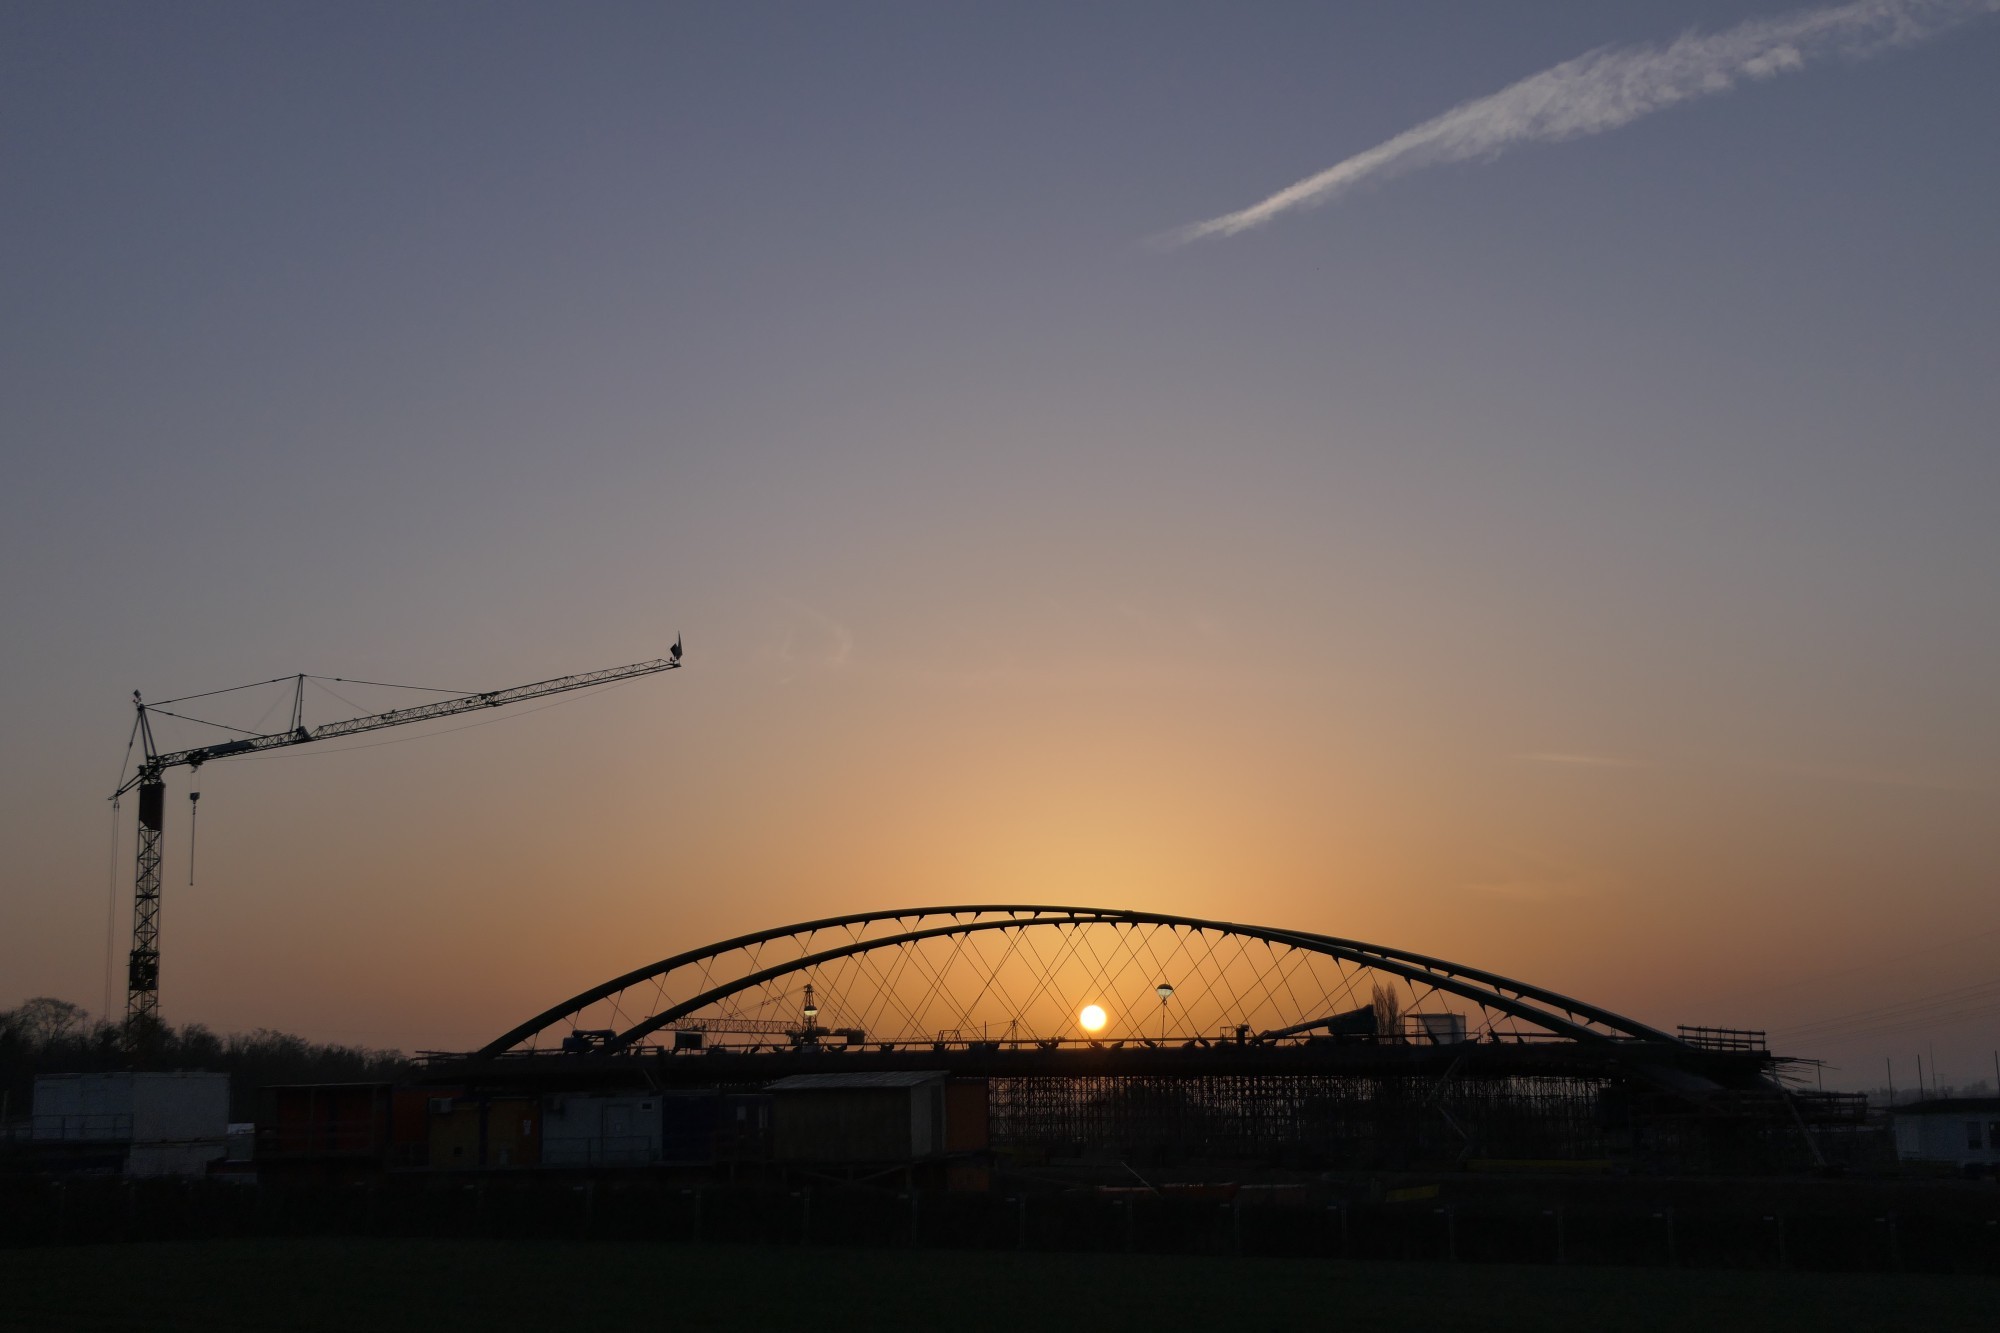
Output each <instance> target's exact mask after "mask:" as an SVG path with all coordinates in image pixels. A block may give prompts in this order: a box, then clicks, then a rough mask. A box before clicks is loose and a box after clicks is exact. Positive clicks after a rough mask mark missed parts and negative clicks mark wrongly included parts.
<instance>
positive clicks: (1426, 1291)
mask: <svg viewBox="0 0 2000 1333" xmlns="http://www.w3.org/2000/svg"><path fill="white" fill-rule="evenodd" d="M0 1302H4V1306H0V1328H5V1329H9V1330H13V1329H23V1330H28V1329H33V1330H43V1329H47V1330H70V1329H135V1330H136V1329H145V1330H155V1331H157V1330H165V1329H202V1330H249V1329H257V1330H290V1329H298V1330H320V1329H324V1330H329V1333H333V1331H338V1333H351V1331H352V1330H356V1329H367V1330H371V1331H372V1330H380V1331H382V1333H392V1331H393V1330H402V1329H409V1330H422V1331H423V1333H439V1331H440V1330H445V1329H453V1330H457V1329H476V1328H492V1329H509V1328H543V1329H591V1328H627V1327H630V1328H646V1329H652V1330H678V1329H812V1330H821V1329H846V1328H855V1329H862V1328H867V1329H882V1328H945V1329H952V1330H960V1329H1024V1330H1040V1329H1171V1328H1278V1329H1292V1328H1296V1329H1316V1328H1336V1329H1341V1330H1365V1329H1385V1330H1386V1329H1397V1330H1404V1329H1418V1330H1424V1331H1425V1333H1434V1331H1436V1330H1453V1329H1465V1330H1475V1329H1476V1330H1481V1331H1482V1333H1493V1331H1495V1330H1510V1329H1520V1330H1544V1329H1591V1330H1626V1329H1641V1330H1643V1329H1662V1330H1668V1329H1670V1330H1674V1333H1688V1330H1697V1331H1698V1333H1719V1331H1720V1330H1727V1329H1738V1328H1741V1329H1756V1330H1759V1333H1775V1331H1777V1330H1787V1329H1802V1330H1803V1329H1811V1330H1816V1331H1817V1333H1825V1331H1826V1330H1830V1329H1899V1328H1922V1329H1925V1330H1950V1329H1975V1328H1976V1329H1991V1328H1994V1327H1996V1318H2000V1316H1996V1310H2000V1281H1994V1280H1992V1279H1982V1278H1962V1277H1932V1276H1906V1275H1896V1274H1856V1275H1835V1274H1802V1273H1771V1272H1761V1273H1732V1272H1715V1271H1697V1270H1661V1269H1612V1268H1594V1269H1592V1268H1557V1267H1538V1268H1526V1267H1500V1266H1479V1265H1442V1264H1376V1263H1342V1262H1335V1261H1328V1260H1299V1259H1228V1258H1165V1257H1158V1256H1151V1255H1056V1254H1007V1253H979V1252H963V1251H944V1252H937V1251H931V1252H924V1251H899V1250H832V1249H796V1248H783V1249H778V1248H773V1249H751V1248H721V1247H714V1248H689V1247H686V1246H672V1247H667V1246H659V1245H636V1244H635V1245H619V1244H604V1243H596V1244H578V1243H566V1242H544V1241H477V1240H416V1241H402V1240H320V1239H310V1240H226V1241H202V1242H195V1243H187V1244H154V1245H104V1246H90V1247H71V1248H52V1249H38V1250H15V1251H10V1252H0Z"/></svg>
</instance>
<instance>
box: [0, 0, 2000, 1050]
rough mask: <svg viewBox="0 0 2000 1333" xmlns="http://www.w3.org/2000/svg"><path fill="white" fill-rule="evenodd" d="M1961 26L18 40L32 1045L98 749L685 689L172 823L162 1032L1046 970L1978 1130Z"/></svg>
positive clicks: (89, 861) (1999, 409) (1984, 88)
mask: <svg viewBox="0 0 2000 1333" xmlns="http://www.w3.org/2000/svg"><path fill="white" fill-rule="evenodd" d="M1991 8H1992V7H1991V6H1990V5H1986V4H1983V3H1979V2H1977V0H1968V2H1967V3H1942V2H1939V3H1919V2H1918V0H1909V2H1908V3H1903V4H1892V3H1890V2H1889V0H1864V3H1863V4H1861V5H1858V6H1846V7H1842V8H1841V9H1840V11H1839V12H1838V13H1834V11H1833V9H1832V7H1828V6H1818V7H1815V6H1812V5H1803V6H1801V5H1798V4H1761V3H1760V4H1708V3H1686V4H1659V5H1651V6H1643V7H1641V6H1610V5H1599V4H1594V3H1586V2H1585V0H1576V2H1574V3H1557V2H1553V0H1552V2H1550V3H1542V4H1537V5H1534V6H1530V7H1516V6H1488V5H1472V4H1444V3H1428V2H1425V0H1412V2H1411V3H1404V4H1398V5H1394V6H1355V7H1335V6H1319V5H1308V4H1268V5H1262V6H1241V5H1226V4H1199V5H1189V4H1166V3H1152V2H1148V3H1131V4H1118V3H1103V4H1096V5H1090V6H1074V5H1054V4H1050V5H1037V4H1025V3H1024V4H1007V5H999V4H914V3H913V4H883V3H874V4H852V5H837V6H780V5H740V6H721V5H678V6H663V5H621V4H608V3H607V4H596V5H590V6H564V7H561V8H552V7H548V6H536V5H525V4H520V5H510V4H500V5H457V4H444V3H440V4H433V5H425V6H409V5H401V4H382V5H368V4H359V3H357V4H341V5H284V6H268V5H249V4H234V5H201V4H187V5H177V6H171V7H162V6H148V5H138V4H91V3H76V2H74V0H65V2H64V3H37V2H32V0H31V2H28V3H17V4H13V5H9V6H7V7H6V8H5V9H4V11H0V192H4V200H5V206H4V208H0V309H4V310H5V312H6V318H5V319H4V320H0V435H4V454H5V459H6V470H7V476H8V484H7V485H6V486H5V487H4V488H0V613H4V617H5V623H6V625H7V634H6V636H5V640H4V649H0V687H4V697H5V699H6V701H7V706H6V708H5V709H4V712H0V752H3V753H4V754H6V755H7V756H8V758H9V759H10V760H11V762H9V763H7V764H6V765H5V766H4V767H0V847H4V848H5V851H6V857H5V863H4V865H0V886H4V887H3V888H0V1007H4V1006H7V1005H11V1004H15V1003H18V1002H19V1001H20V1000H22V999H25V998H27V997H30V996H34V995H56V996H61V997H65V998H69V999H72V1000H75V1001H77V1002H78V1003H82V1004H85V1005H87V1006H88V1007H90V1008H91V1009H93V1010H100V1009H102V1008H104V1007H105V1001H106V997H107V981H106V975H107V973H106V957H107V943H109V944H110V945H111V946H112V947H111V951H112V953H114V954H115V956H116V959H117V962H118V965H119V966H120V967H122V963H123V956H124V951H125V949H126V947H127V945H128V943H129V934H128V933H129V929H130V893H131V856H132V838H133V832H132V808H131V804H130V802H129V801H128V802H127V803H126V804H125V806H124V807H123V809H122V811H121V813H120V816H119V817H120V819H121V820H122V823H120V824H119V825H118V826H117V828H116V830H115V831H114V827H113V812H112V810H111V807H110V805H109V803H108V802H107V801H106V799H105V798H106V797H107V796H108V795H109V794H110V792H111V791H112V789H113V788H114V787H115V786H116V785H117V782H118V781H119V779H120V778H121V777H122V776H123V772H124V771H125V770H122V769H121V762H123V757H124V755H125V745H126V740H127V735H128V732H129V730H130V726H131V720H132V709H131V702H130V700H131V693H132V691H134V690H135V689H136V690H140V691H143V692H144V693H145V694H146V695H147V696H148V697H149V698H166V697H169V696H176V695H181V694H187V693H193V692H197V691H205V690H211V689H217V688H220V687H222V686H227V685H235V684H239V683H242V682H246V681H255V680H262V679H266V678H270V677H276V676H281V675H286V674H290V673H294V672H311V673H318V674H323V675H329V676H341V677H348V678H356V679H365V680H373V681H390V682H412V683H415V684H419V685H428V686H436V687H441V688H453V689H456V688H465V689H492V688H497V687H501V686H507V685H513V684H518V683H521V682H525V681H532V680H539V679H543V678H546V677H551V676H557V675H562V674H565V673H568V672H573V671H582V670H589V669H592V668H596V667H604V666H612V665H616V664H619V663H623V662H629V661H636V660H640V659H644V658H650V657H655V656H658V655H660V654H661V653H662V652H664V650H665V649H666V647H667V645H668V644H669V643H671V642H672V641H673V639H674V637H675V635H676V634H681V635H684V636H685V643H686V659H685V662H686V665H685V668H684V669H683V670H680V671H677V672H673V673H669V674H666V675H663V676H656V677H651V678H648V679H645V680H640V681H636V682H632V683H630V684H627V685H624V686H621V687H619V688H616V689H613V690H609V691H605V692H603V693H597V694H591V695H587V696H580V697H579V696H572V697H570V698H569V700H568V701H566V702H563V703H562V704H561V706H559V707H539V706H536V705H528V706H525V707H523V708H521V709H519V710H518V711H515V712H511V713H507V714H495V715H494V716H493V717H491V718H482V719H479V721H480V725H478V726H476V727H465V726H464V724H463V722H460V723H456V724H454V723H445V724H441V725H439V726H437V727H434V728H431V729H428V730H423V731H420V730H419V729H417V728H411V729H408V730H406V731H399V732H389V733H381V734H378V735H376V736H373V737H366V738H358V739H356V740H354V741H349V742H342V743H341V744H340V745H339V746H328V747H326V748H323V749H322V748H315V747H299V748H298V749H294V750H287V751H277V752H272V753H269V754H266V755H262V756H258V757H256V758H254V759H247V760H237V761H231V762H226V763H217V764H212V765H209V766H207V767H204V768H203V769H201V770H200V772H199V773H198V774H197V775H196V776H195V778H194V779H193V783H192V787H193V788H194V789H198V790H200V791H201V793H202V801H201V804H200V807H199V809H200V827H199V831H198V836H197V838H196V839H195V842H194V845H195V847H196V850H197V857H196V861H195V865H194V870H195V877H194V883H193V885H192V886H189V885H188V883H187V877H188V871H189V863H188V849H189V845H190V844H189V838H188V832H189V830H188V803H187V801H186V800H185V793H186V792H187V791H188V790H189V789H190V782H189V780H188V777H187V774H186V772H185V770H181V771H177V772H176V773H175V774H174V775H173V776H172V778H171V779H170V783H169V790H168V809H169V816H170V823H169V828H168V834H167V840H168V841H167V863H166V893H165V903H164V909H163V915H162V951H163V956H164V962H163V966H162V981H161V986H162V992H161V994H162V1013H163V1015H164V1017H166V1018H167V1019H168V1021H170V1022H175V1023H183V1022H202V1023H206V1024H209V1025H211V1026H213V1027H215V1028H217V1029H220V1030H245V1029H249V1028H252V1027H275V1028H282V1029H286V1030H291V1031H296V1032H300V1033H303V1034H305V1035H308V1036H311V1037H314V1038H316V1039H321V1040H334V1041H345V1042H360V1043H364V1044H368V1045H373V1046H394V1047H399V1048H402V1049H406V1050H415V1049H463V1048H466V1047H468V1046H471V1045H476V1044H478V1043H481V1042H483V1041H485V1040H487V1039H488V1038H490V1037H492V1036H494V1035H497V1034H498V1033H499V1032H500V1031H502V1030H504V1029H505V1028H507V1027H510V1026H512V1025H513V1024H514V1023H515V1022H516V1021H518V1020H520V1019H522V1018H525V1017H526V1016H528V1015H529V1014H531V1013H533V1012H535V1011H537V1010H539V1009H541V1008H542V1007H544V1006H545V1005H548V1004H551V1003H554V1002H555V1001H556V1000H559V999H561V998H562V997H564V996H566V995H568V994H571V993H573V992H575V991H578V990H581V989H583V988H584V987H585V986H588V985H590V984H592V983H594V982H596V981H599V980H601V979H603V978H605V977H607V976H610V975H612V974H614V973H616V972H620V971H623V970H626V969H628V968H632V967H636V966H639V965H641V964H643V963H646V962H649V961H651V960H652V959H655V958H658V957H662V956H664V955H666V954H669V953H672V952H676V951H678V950H680V949H683V948H689V947H692V946H694V945H697V944H700V943H702V942H704V941H707V940H711V939H716V938H720V937H723V936H725V935H730V934H735V933H739V932H744V931H750V930H754V929H757V928H759V927H763V926H767V925H771V924H775V923H777V922H780V921H785V920H791V919H803V918H808V917H815V916H821V915H831V914H836V913H839V912H842V911H848V910H856V911H858V910H863V909H870V908H879V907H887V906H898V905H916V904H929V903H942V902H951V901H995V900H999V901H1024V902H1079V903H1087V904H1092V905H1099V906H1112V907H1135V908H1150V909H1157V910H1161V911H1170V912H1185V913H1189V914H1194V915H1201V916H1209V917H1218V918H1226V919H1232V920H1241V921H1249V922H1256V923H1260V924H1265V925H1273V926H1280V927H1292V928H1298V929H1309V930H1318V931H1326V932H1331V933H1335V934H1340V935H1345V936H1348V937H1351V938H1358V939H1363V940H1369V941H1374V942H1377V943H1381V944H1385V945H1391V946H1396V947H1401V948H1408V949H1416V950H1421V951H1424V952H1427V953H1432V954H1435V955H1438V956H1442V957H1445V958H1453V959H1458V960H1461V961H1463V962H1466V963H1468V964H1472V965H1477V966H1482V967H1486V968H1489V969H1491V970H1494V971H1497V972H1500V973H1504V974H1507V975H1511V976H1516V977H1520V978H1523V979H1526V980H1530V981H1533V982H1536V983H1538V984H1541V985H1544V986H1548V987H1551V988H1554V989H1556V990H1560V991H1564V992H1567V993H1570V994H1574V995H1577V996H1579V997H1582V998H1584V999H1586V1000H1589V1001H1592V1002H1595V1003H1598V1004H1601V1005H1604V1006H1606V1007H1608V1008H1611V1009H1614V1010H1617V1011H1619V1012H1622V1013H1626V1014H1630V1015H1632V1016H1634V1017H1636V1018H1639V1019H1642V1020H1644V1021H1646V1022H1649V1023H1652V1024H1654V1025H1657V1026H1665V1027H1671V1026H1672V1025H1673V1024H1675V1023H1712V1024H1725V1025H1730V1026H1742V1027H1756V1028H1765V1029H1769V1030H1770V1031H1771V1032H1772V1033H1773V1036H1774V1044H1775V1045H1778V1046H1779V1047H1781V1048H1783V1049H1784V1050H1785V1051H1786V1052H1787V1053H1790V1054H1797V1055H1805V1056H1817V1057H1822V1058H1825V1059H1826V1060H1828V1061H1829V1062H1830V1063H1831V1065H1832V1066H1833V1067H1832V1068H1830V1069H1829V1070H1828V1071H1827V1072H1826V1079H1827V1082H1828V1085H1829V1086H1855V1087H1859V1086H1864V1085H1869V1084H1873V1083H1879V1082H1881V1081H1882V1076H1883V1073H1884V1071H1885V1062H1886V1061H1887V1060H1890V1059H1894V1060H1895V1061H1896V1067H1897V1071H1898V1079H1899V1082H1903V1083H1905V1084H1907V1083H1908V1081H1909V1079H1910V1078H1911V1077H1912V1075H1911V1074H1906V1073H1904V1072H1903V1071H1905V1070H1912V1071H1913V1069H1914V1059H1915V1057H1916V1056H1917V1055H1919V1054H1921V1055H1922V1056H1923V1057H1924V1059H1925V1061H1926V1064H1927V1066H1931V1065H1933V1064H1934V1066H1935V1069H1936V1071H1937V1073H1938V1075H1939V1077H1941V1079H1942V1081H1943V1082H1944V1083H1946V1084H1961V1085H1962V1084H1969V1083H1972V1082H1974V1081H1976V1080H1979V1079H1981V1078H1984V1079H1986V1080H1988V1081H1989V1083H1990V1082H1991V1081H1992V1080H1993V1079H1994V1076H1995V1065H1994V1058H1993V1057H1992V1055H1991V1052H1992V1051H1993V1050H1994V1049H1995V1048H1996V1047H2000V966H1996V964H1995V963H1994V962H1993V959H1994V958H1995V957H1996V956H2000V950H1996V944H2000V896H1997V895H1996V894H1995V892H1994V890H1995V888H1996V881H2000V708H1996V707H1995V704H1994V693H1993V682H1994V681H1995V679H2000V596H1996V593H1995V587H1994V580H1993V573H1992V571H1993V570H1994V569H1995V568H2000V447H1996V441H1995V435H1994V426H1993V423H1994V422H1995V421H1996V420H2000V376H1996V374H1995V373H1994V372H1995V369H1996V367H1995V349H1996V348H2000V258H1996V247H1995V245H1994V241H1993V238H1994V237H1995V236H1996V235H2000V151H1996V150H2000V80H1996V79H1995V78H1993V77H1992V76H1993V71H1994V70H1995V69H1996V68H2000V15H1996V14H1994V13H1992V12H1989V11H1990V10H1991ZM1829 14H1832V15H1833V17H1832V18H1828V17H1827V15H1829ZM1801 16H1805V17H1804V18H1801ZM1815 16H1817V17H1815ZM1759 25H1761V26H1759ZM1552 71H1553V73H1551V72H1552ZM1538 79H1539V81H1537V80H1538ZM1510 90H1511V91H1510ZM1441 118H1442V121H1441ZM1412 135H1414V136H1415V137H1410V136H1412ZM1399 136H1402V137H1400V138H1399ZM1330 172H1331V173H1334V174H1333V175H1332V176H1328V175H1327V173H1330ZM1315 181H1317V182H1318V184H1314V183H1313V182H1315ZM1295 184H1296V185H1298V186H1300V187H1301V188H1300V189H1299V190H1298V191H1296V192H1295V193H1293V194H1291V195H1286V194H1285V193H1284V192H1286V191H1287V190H1288V189H1289V188H1290V187H1293V186H1294V185H1295ZM1280 196H1282V197H1280ZM1274 197H1277V202H1276V203H1275V204H1271V206H1269V207H1265V205H1266V204H1267V203H1268V202H1269V201H1272V200H1273V199H1274ZM1260 209H1261V210H1262V211H1257V210H1260ZM1246 217H1247V218H1248V221H1247V222H1246V223H1245V225H1243V226H1234V225H1225V226H1217V227H1209V228H1207V229H1206V230H1204V229H1203V224H1206V223H1214V222H1216V221H1218V220H1223V221H1225V222H1226V221H1227V220H1229V219H1231V218H1236V219H1238V220H1239V221H1243V220H1244V219H1245V218H1246ZM334 688H335V689H337V690H339V691H340V692H341V697H333V696H329V695H327V694H325V693H324V692H322V691H321V690H320V689H319V688H318V687H314V689H313V690H312V691H309V696H308V700H307V707H308V721H309V722H313V721H329V720H333V719H335V718H339V717H344V716H349V715H351V714H352V713H355V712H363V711H373V710H374V709H376V708H384V707H390V706H394V705H395V704H397V703H403V702H409V701H410V698H411V696H407V695H399V694H397V693H395V692H391V691H381V690H376V689H373V688H372V687H369V688H361V687H349V686H344V685H343V686H335V687H334ZM274 697H275V696H274V695H272V694H270V693H268V692H267V693H265V694H263V695H257V694H254V693H246V694H244V695H240V696H231V697H230V699H229V700H228V701H227V703H226V706H227V708H229V709H233V710H235V711H233V712H228V713H227V714H226V715H225V714H223V713H221V712H218V713H216V714H210V715H208V716H212V717H215V718H217V720H221V721H225V722H230V723H231V724H233V725H238V726H243V727H248V728H254V727H256V726H257V725H259V724H260V723H261V722H263V721H264V719H266V718H268V717H269V716H271V715H272V714H271V713H270V712H269V710H270V709H271V707H272V706H273V702H274ZM217 707H218V709H221V708H223V707H224V705H223V704H220V703H219V704H218V705H217ZM280 720H282V719H280ZM171 725H173V726H178V725H181V724H171ZM215 735H216V733H201V732H199V731H198V730H194V729H188V730H183V731H174V730H171V729H169V726H167V725H163V727H162V731H161V739H162V741H163V743H167V744H174V743H198V742H199V741H201V740H205V739H210V738H213V737H214V736H215ZM110 1001H111V1005H112V1008H113V1009H114V1010H117V1009H118V1008H120V1007H122V995H120V994H118V993H115V992H113V993H111V994H110ZM1895 1006H1907V1007H1903V1008H1897V1007H1895Z"/></svg>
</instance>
